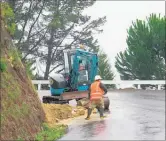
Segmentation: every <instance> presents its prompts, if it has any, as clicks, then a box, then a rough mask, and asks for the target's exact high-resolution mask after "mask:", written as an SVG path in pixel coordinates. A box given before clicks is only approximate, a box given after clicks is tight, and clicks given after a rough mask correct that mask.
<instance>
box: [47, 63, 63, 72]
mask: <svg viewBox="0 0 166 141" xmlns="http://www.w3.org/2000/svg"><path fill="white" fill-rule="evenodd" d="M61 65H63V64H62V63H61V64H58V65H57V66H55V67H53V68H52V69H51V70H50V71H49V73H51V72H52V71H54V70H55V69H56V68H58V67H59V66H61Z"/></svg>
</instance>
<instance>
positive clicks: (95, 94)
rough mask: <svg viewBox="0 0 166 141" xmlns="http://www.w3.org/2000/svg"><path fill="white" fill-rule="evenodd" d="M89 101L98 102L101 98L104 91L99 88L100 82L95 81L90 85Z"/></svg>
mask: <svg viewBox="0 0 166 141" xmlns="http://www.w3.org/2000/svg"><path fill="white" fill-rule="evenodd" d="M90 92H91V93H90V100H99V99H101V98H102V96H103V94H104V91H103V90H102V89H101V88H100V81H95V82H93V83H92V84H91V88H90Z"/></svg>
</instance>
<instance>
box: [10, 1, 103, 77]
mask: <svg viewBox="0 0 166 141" xmlns="http://www.w3.org/2000/svg"><path fill="white" fill-rule="evenodd" d="M8 1H9V2H10V4H11V5H12V7H13V8H14V11H15V14H16V15H17V16H16V23H17V30H16V33H15V41H16V43H17V47H18V49H19V50H21V51H22V52H23V58H22V61H25V60H27V59H29V57H30V59H31V60H35V59H36V58H38V57H39V58H40V61H41V63H44V64H45V65H46V68H45V74H44V77H45V79H47V78H48V75H49V73H50V72H52V71H55V69H57V68H58V67H59V66H61V65H62V64H63V54H62V51H63V50H64V49H70V48H76V47H78V46H79V45H80V44H83V45H87V46H90V47H92V48H95V47H97V46H98V45H97V43H98V42H97V40H95V39H94V38H93V33H94V32H95V33H96V32H97V33H101V32H102V30H101V29H99V27H100V26H101V25H103V24H104V23H105V22H106V17H102V18H99V19H97V20H93V21H92V20H91V17H90V16H87V15H82V11H83V10H84V9H85V8H87V7H89V6H92V5H93V4H94V2H95V1H94V0H90V1H77V0H63V1H60V0H49V1H47V0H40V1H33V0H24V1H22V0H18V1H13V0H8ZM62 69H63V68H62ZM57 71H61V70H57Z"/></svg>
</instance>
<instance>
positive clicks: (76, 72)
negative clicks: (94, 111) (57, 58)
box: [43, 49, 109, 110]
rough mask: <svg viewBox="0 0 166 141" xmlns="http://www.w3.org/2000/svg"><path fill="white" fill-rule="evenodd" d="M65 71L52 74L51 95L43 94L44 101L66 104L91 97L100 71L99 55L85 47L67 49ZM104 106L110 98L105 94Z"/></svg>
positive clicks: (65, 52)
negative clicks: (95, 79)
mask: <svg viewBox="0 0 166 141" xmlns="http://www.w3.org/2000/svg"><path fill="white" fill-rule="evenodd" d="M63 53H64V73H63V74H60V73H58V74H54V75H53V76H50V78H49V83H50V91H51V96H43V103H55V104H65V103H69V101H70V100H73V99H75V100H76V101H79V100H81V99H83V98H89V94H88V89H89V87H90V85H91V83H92V82H93V81H94V78H95V75H96V74H97V71H98V56H97V54H96V53H92V52H89V51H85V50H84V49H73V50H65V51H64V52H63ZM103 98H104V108H105V110H109V99H108V97H106V96H104V97H103Z"/></svg>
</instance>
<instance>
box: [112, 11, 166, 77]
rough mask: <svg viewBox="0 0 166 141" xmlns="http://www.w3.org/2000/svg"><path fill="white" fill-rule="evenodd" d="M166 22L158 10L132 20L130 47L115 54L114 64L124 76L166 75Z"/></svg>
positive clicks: (128, 42) (129, 32)
mask: <svg viewBox="0 0 166 141" xmlns="http://www.w3.org/2000/svg"><path fill="white" fill-rule="evenodd" d="M165 25H166V22H165V17H161V16H160V15H159V16H157V15H155V14H151V15H150V16H149V17H148V18H147V19H146V21H142V20H138V19H137V20H136V22H133V23H132V26H130V28H129V30H128V37H127V45H128V48H127V49H126V50H125V51H124V52H120V53H119V54H118V55H117V56H116V63H115V67H116V69H117V70H118V72H119V73H120V75H121V77H122V78H123V79H131V80H132V79H140V80H146V79H165V72H166V69H165V58H166V57H165V53H164V52H165V51H166V47H165Z"/></svg>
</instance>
